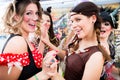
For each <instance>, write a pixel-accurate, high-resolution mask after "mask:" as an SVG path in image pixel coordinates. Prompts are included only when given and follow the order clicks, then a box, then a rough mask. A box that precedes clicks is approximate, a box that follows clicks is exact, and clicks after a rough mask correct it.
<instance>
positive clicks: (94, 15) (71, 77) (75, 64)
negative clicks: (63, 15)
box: [53, 2, 110, 80]
mask: <svg viewBox="0 0 120 80" xmlns="http://www.w3.org/2000/svg"><path fill="white" fill-rule="evenodd" d="M70 21H71V23H70V24H71V28H72V31H73V32H74V34H75V37H74V38H73V40H72V42H71V43H70V44H69V45H68V49H67V50H66V57H65V66H66V67H65V73H64V78H65V80H99V79H100V76H101V73H102V69H103V65H104V62H105V60H110V56H109V55H108V53H107V51H106V50H105V49H104V47H102V46H101V42H100V40H99V39H100V27H101V19H100V16H99V8H98V7H97V5H95V4H94V3H92V2H81V3H79V4H78V5H77V6H75V7H74V8H73V9H72V10H71V12H70ZM58 54H60V53H58ZM54 78H55V76H54V77H53V79H54Z"/></svg>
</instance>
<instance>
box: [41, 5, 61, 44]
mask: <svg viewBox="0 0 120 80" xmlns="http://www.w3.org/2000/svg"><path fill="white" fill-rule="evenodd" d="M50 13H51V7H48V8H47V11H43V14H45V15H47V16H49V18H50V28H49V30H48V35H49V39H50V42H51V43H52V44H54V45H55V46H59V40H58V39H57V38H56V36H55V34H54V30H53V20H52V17H51V14H50Z"/></svg>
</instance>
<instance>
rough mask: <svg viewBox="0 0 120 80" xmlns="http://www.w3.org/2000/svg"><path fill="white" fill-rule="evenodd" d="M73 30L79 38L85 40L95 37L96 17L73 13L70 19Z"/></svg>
mask: <svg viewBox="0 0 120 80" xmlns="http://www.w3.org/2000/svg"><path fill="white" fill-rule="evenodd" d="M70 21H71V23H70V24H71V28H72V30H73V31H74V33H75V34H77V35H78V37H79V38H85V37H88V36H92V35H93V31H94V23H92V21H95V20H94V17H93V16H91V17H87V16H84V15H82V14H76V13H71V17H70Z"/></svg>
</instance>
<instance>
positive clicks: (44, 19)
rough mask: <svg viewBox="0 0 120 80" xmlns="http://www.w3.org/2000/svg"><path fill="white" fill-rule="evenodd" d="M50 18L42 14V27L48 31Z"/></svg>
mask: <svg viewBox="0 0 120 80" xmlns="http://www.w3.org/2000/svg"><path fill="white" fill-rule="evenodd" d="M50 25H51V23H50V17H49V16H48V15H45V14H42V26H41V27H46V29H47V30H49V28H50Z"/></svg>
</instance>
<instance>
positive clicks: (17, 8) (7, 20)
mask: <svg viewBox="0 0 120 80" xmlns="http://www.w3.org/2000/svg"><path fill="white" fill-rule="evenodd" d="M30 3H34V4H36V5H37V8H38V12H39V14H38V15H39V20H40V19H41V17H42V11H41V5H40V3H39V0H14V1H13V2H12V3H10V5H9V6H8V9H7V10H6V14H5V15H4V18H3V19H4V25H5V30H4V31H5V32H8V33H16V34H21V32H20V30H19V24H21V22H22V20H23V15H24V13H25V9H26V7H27V6H28V5H29V4H30ZM15 15H18V16H20V20H19V21H18V22H17V21H16V20H15V19H14V16H15Z"/></svg>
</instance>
